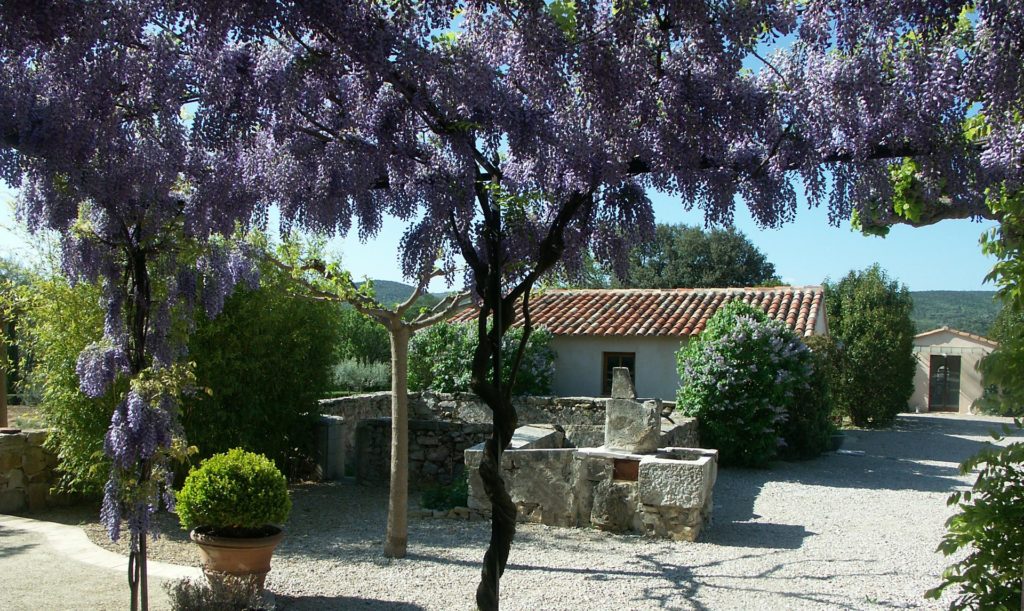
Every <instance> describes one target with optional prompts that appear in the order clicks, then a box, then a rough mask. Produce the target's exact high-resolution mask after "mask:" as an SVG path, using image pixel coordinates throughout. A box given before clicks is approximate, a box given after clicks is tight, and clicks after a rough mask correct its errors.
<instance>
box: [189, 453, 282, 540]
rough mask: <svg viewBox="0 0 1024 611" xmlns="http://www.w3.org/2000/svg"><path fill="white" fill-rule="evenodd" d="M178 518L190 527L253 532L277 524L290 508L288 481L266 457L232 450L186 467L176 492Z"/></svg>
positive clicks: (280, 522)
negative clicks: (184, 475) (195, 465)
mask: <svg viewBox="0 0 1024 611" xmlns="http://www.w3.org/2000/svg"><path fill="white" fill-rule="evenodd" d="M177 501H178V502H177V512H178V519H180V520H181V526H182V527H183V528H184V529H186V530H191V529H193V528H196V527H197V526H209V527H212V528H214V529H217V530H218V531H225V530H226V531H247V530H256V529H259V528H260V527H262V526H266V525H268V524H283V523H284V522H285V520H287V519H288V514H289V513H290V512H291V509H292V501H291V499H290V498H289V497H288V484H287V482H286V480H285V478H284V475H282V474H281V471H279V470H278V468H277V467H276V466H274V463H273V462H272V461H271V460H270V459H268V458H267V457H266V456H263V455H261V454H254V453H252V452H246V451H245V450H243V449H241V448H234V449H232V450H229V451H228V452H225V453H224V454H215V455H213V456H211V457H210V458H207V459H206V460H204V461H203V462H202V464H200V465H199V467H198V468H193V469H191V470H190V471H189V474H188V477H187V478H185V485H184V486H182V488H181V490H180V491H179V492H178V494H177Z"/></svg>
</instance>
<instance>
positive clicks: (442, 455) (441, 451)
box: [426, 446, 450, 462]
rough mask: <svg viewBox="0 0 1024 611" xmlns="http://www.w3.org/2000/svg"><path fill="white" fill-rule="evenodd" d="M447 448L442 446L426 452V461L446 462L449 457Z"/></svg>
mask: <svg viewBox="0 0 1024 611" xmlns="http://www.w3.org/2000/svg"><path fill="white" fill-rule="evenodd" d="M449 454H450V453H449V452H448V448H445V447H443V446H439V447H435V448H433V449H431V450H430V451H428V452H427V454H426V457H427V460H431V461H434V462H447V461H448V457H449Z"/></svg>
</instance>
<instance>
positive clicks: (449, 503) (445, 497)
mask: <svg viewBox="0 0 1024 611" xmlns="http://www.w3.org/2000/svg"><path fill="white" fill-rule="evenodd" d="M468 502H469V480H468V479H466V474H463V475H462V477H456V478H455V480H454V481H452V483H450V484H447V485H439V486H431V487H429V488H425V489H424V490H423V493H422V495H421V497H420V506H421V507H423V508H424V509H437V510H440V511H447V510H449V509H453V508H455V507H465V506H466V504H467V503H468Z"/></svg>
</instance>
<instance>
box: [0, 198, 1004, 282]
mask: <svg viewBox="0 0 1024 611" xmlns="http://www.w3.org/2000/svg"><path fill="white" fill-rule="evenodd" d="M12 198H13V193H12V192H11V190H10V189H7V188H6V187H5V186H4V185H3V184H2V183H0V202H2V205H0V255H2V256H6V257H12V256H13V257H17V258H26V257H30V256H31V252H32V249H31V247H30V245H29V244H27V243H26V242H25V239H24V232H19V231H12V229H13V228H14V226H15V221H14V219H13V217H12V213H11V206H10V202H11V200H12ZM653 199H654V207H655V217H656V219H657V221H658V222H660V223H688V224H691V225H703V224H704V218H703V214H702V213H701V212H700V211H698V210H693V211H690V212H686V211H684V210H683V206H682V203H681V202H679V201H678V200H674V199H672V198H669V197H665V196H662V195H655V196H654V198H653ZM735 223H736V227H737V228H738V229H739V230H740V231H742V232H743V233H745V234H746V235H747V237H748V238H749V239H750V240H751V241H752V242H753V243H754V244H755V245H756V246H757V247H758V248H759V249H760V250H761V251H762V252H764V253H765V255H767V257H768V259H769V260H770V261H771V262H772V263H774V264H775V269H776V273H777V274H778V276H779V277H780V278H782V280H783V281H784V282H786V283H787V284H793V285H808V284H820V283H821V281H822V280H824V279H825V278H826V277H829V278H832V279H834V280H836V279H839V278H841V277H842V276H844V275H846V273H847V272H849V271H850V270H851V269H863V268H865V267H867V266H869V265H871V264H872V263H876V262H877V263H879V264H880V265H881V266H882V267H883V268H885V269H886V270H887V271H888V272H889V274H890V276H892V277H894V278H896V279H898V280H899V281H901V282H903V283H904V284H906V285H907V286H908V287H909V288H910V290H912V291H925V290H993V289H994V287H993V286H992V285H991V284H985V283H983V280H984V277H985V274H987V273H988V271H989V270H990V269H991V267H992V264H993V263H994V260H993V259H992V258H991V257H986V256H984V255H982V254H981V249H980V247H979V246H978V238H979V236H980V235H981V234H982V232H984V231H986V230H987V229H989V228H991V227H993V226H994V223H991V222H983V223H976V222H971V221H943V222H941V223H938V224H936V225H933V226H930V227H922V228H912V227H902V226H901V227H895V228H894V229H893V230H892V231H891V232H890V233H889V236H888V237H886V238H884V239H883V238H876V237H865V236H861V235H860V234H859V233H857V232H854V231H851V230H850V227H849V224H848V223H844V224H843V226H842V227H832V226H830V225H829V224H828V218H827V212H826V210H825V209H824V208H821V209H807V208H806V206H803V207H801V209H800V210H799V212H798V213H797V218H796V220H795V221H794V222H793V223H790V224H788V225H786V226H784V227H782V228H780V229H760V228H758V227H757V225H756V224H755V223H754V221H753V220H752V219H751V217H750V215H749V213H748V212H747V210H746V208H745V207H744V206H743V205H742V204H741V205H739V206H737V209H736V219H735ZM403 229H404V226H403V225H402V223H400V222H398V221H395V220H391V219H389V220H387V221H386V222H385V223H384V226H383V228H382V229H381V232H380V234H379V235H378V236H377V238H376V239H375V240H372V241H370V242H368V243H366V244H361V243H359V240H358V238H357V237H356V235H355V231H353V232H352V233H351V234H350V235H349V237H347V238H345V239H344V240H341V239H339V240H335V241H334V242H332V244H331V250H332V251H333V252H334V253H336V254H339V255H340V256H341V259H342V262H343V263H344V265H345V266H346V267H348V269H349V270H350V271H351V272H352V274H353V276H355V277H357V278H362V277H364V276H365V277H369V278H374V279H382V280H399V281H400V280H402V278H401V272H400V271H399V265H398V244H399V241H400V239H401V235H402V231H403ZM443 288H444V287H443V286H442V285H440V284H435V285H432V289H433V290H442V289H443Z"/></svg>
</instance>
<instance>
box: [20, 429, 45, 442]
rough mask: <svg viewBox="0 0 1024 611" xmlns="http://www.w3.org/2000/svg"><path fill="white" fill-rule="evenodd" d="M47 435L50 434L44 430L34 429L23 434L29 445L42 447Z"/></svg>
mask: <svg viewBox="0 0 1024 611" xmlns="http://www.w3.org/2000/svg"><path fill="white" fill-rule="evenodd" d="M49 434H50V432H49V431H47V430H46V429H34V430H31V431H25V432H24V435H25V440H26V441H27V442H28V444H29V445H33V446H41V445H43V443H44V442H45V441H46V437H47V435H49Z"/></svg>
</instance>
